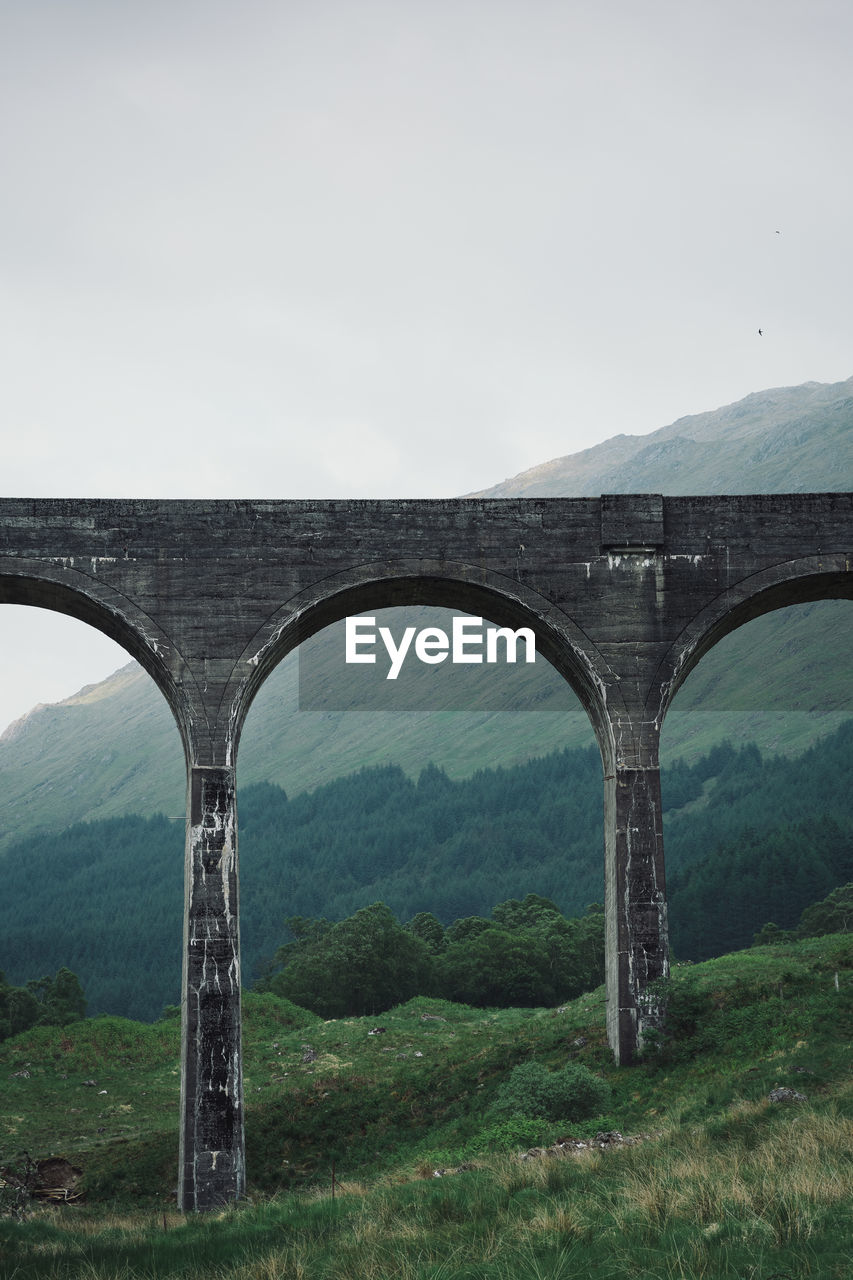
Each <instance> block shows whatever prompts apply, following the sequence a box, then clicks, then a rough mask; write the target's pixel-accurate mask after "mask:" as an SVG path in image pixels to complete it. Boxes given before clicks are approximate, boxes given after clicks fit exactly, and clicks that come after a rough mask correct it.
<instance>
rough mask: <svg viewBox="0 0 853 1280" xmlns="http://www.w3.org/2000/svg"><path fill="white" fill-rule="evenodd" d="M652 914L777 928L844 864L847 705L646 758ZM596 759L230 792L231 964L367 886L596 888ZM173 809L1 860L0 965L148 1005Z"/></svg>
mask: <svg viewBox="0 0 853 1280" xmlns="http://www.w3.org/2000/svg"><path fill="white" fill-rule="evenodd" d="M662 785H663V800H664V829H665V839H666V850H667V868H668V876H669V902H670V925H671V931H672V939H673V946H674V949H675V952H676V954H677V955H678V956H679V958H682V959H689V958H694V957H695V958H698V957H699V956H702V955H708V954H713V955H717V954H722V953H723V952H725V951H727V950H730V949H732V948H733V947H738V946H748V945H749V943H750V942H751V941H752V936H753V934H754V933H755V932H756V931H757V930H758V929H760V928H761V927H762V926H763V925H764V924H766V923H767V922H768V921H770V920H772V921H773V922H774V923H775V924H777V925H779V926H780V927H781V928H790V927H792V926H793V925H794V924H795V923H796V922H797V920H798V919H799V916H800V914H801V912H802V910H803V908H804V907H806V906H808V905H809V904H810V903H812V902H814V901H816V900H818V899H819V898H822V897H824V896H825V895H826V894H827V893H828V892H829V891H830V890H831V889H833V888H834V887H836V886H837V885H840V884H843V883H845V882H847V881H849V880H851V879H853V724H851V723H850V722H847V723H846V724H845V725H842V726H841V727H840V728H839V729H838V730H837V731H836V732H835V733H834V734H833V735H831V736H830V737H828V738H827V739H825V740H824V741H823V742H821V743H820V744H819V745H818V746H816V747H815V748H813V749H811V750H810V751H808V752H806V753H805V754H804V755H802V756H800V757H797V758H794V759H791V758H786V757H771V758H768V759H765V760H762V757H761V754H760V753H759V752H758V750H757V749H756V748H755V747H754V746H749V747H745V748H740V749H738V748H735V747H733V746H731V745H729V744H724V745H722V746H720V747H718V748H716V749H715V750H713V751H712V752H710V753H709V754H708V755H707V756H705V757H702V758H701V759H700V760H698V761H697V762H695V763H692V764H688V763H683V762H681V763H678V762H677V763H676V764H674V765H673V766H671V767H669V768H668V769H665V770H664V773H663V784H662ZM602 843H603V841H602V782H601V764H600V759H599V757H598V753H597V751H596V750H595V749H590V750H585V751H564V752H557V753H554V754H551V755H549V756H546V757H544V758H542V759H536V760H530V761H528V762H527V763H526V764H524V765H521V766H517V767H514V768H511V769H499V770H491V769H484V770H480V771H478V772H477V773H476V774H475V775H474V777H472V778H470V779H467V780H459V781H454V780H451V779H450V778H448V777H447V775H446V774H445V773H443V772H442V771H441V770H440V769H438V768H436V767H435V766H430V767H428V768H426V769H425V770H423V772H422V773H421V775H420V777H419V778H418V779H417V780H412V779H411V778H409V777H408V776H407V775H406V774H405V773H404V772H403V771H402V770H401V769H400V768H398V767H393V766H388V767H384V768H376V769H368V770H364V771H362V772H360V773H358V774H354V775H350V776H348V777H346V778H341V779H338V780H336V781H335V782H333V783H330V784H328V785H327V786H325V787H321V788H318V789H317V790H316V791H314V792H312V793H310V794H308V793H303V794H301V795H297V796H294V797H293V798H292V799H288V798H287V796H286V795H285V794H284V792H283V791H282V790H281V789H280V788H278V787H275V786H272V785H271V784H260V785H256V786H254V787H248V788H245V789H244V790H243V791H242V792H241V795H240V855H241V920H242V938H243V957H244V980H245V981H246V982H249V981H251V978H252V975H253V973H257V972H258V971H259V967H260V966H262V964H263V961H264V958H270V957H272V956H273V954H274V953H275V951H276V949H277V948H278V947H279V946H280V944H281V943H282V942H284V941H285V932H286V930H285V923H284V922H285V920H286V919H287V918H289V917H292V916H306V917H326V918H328V919H330V920H340V919H344V918H346V917H348V916H351V915H352V914H353V913H354V912H355V911H357V910H358V909H359V908H361V907H364V906H366V905H369V904H371V903H374V902H377V901H382V902H385V903H386V904H387V905H388V907H389V908H390V909H391V911H392V912H393V913H394V915H395V916H396V917H397V919H398V920H399V921H400V922H401V923H403V922H406V921H409V920H411V919H412V918H413V917H414V916H415V915H417V914H418V913H419V912H432V913H434V914H435V915H436V916H437V917H438V918H439V919H440V920H441V922H442V923H443V924H449V923H451V922H452V921H453V920H455V919H458V918H462V917H466V916H475V915H476V916H488V915H489V914H490V912H491V910H492V908H493V907H494V906H495V905H496V904H497V903H500V902H504V901H506V900H508V899H511V898H524V897H525V895H527V894H529V893H535V894H538V895H541V896H543V897H546V898H549V899H552V900H553V901H554V902H555V903H556V904H557V906H558V907H559V909H560V910H561V911H562V912H563V913H564V914H565V915H567V916H576V917H578V916H582V915H583V914H584V912H585V909H586V907H587V905H588V904H589V903H591V902H596V901H599V902H600V901H601V899H602V894H603V870H602ZM182 904H183V824H182V823H178V822H174V821H170V820H168V819H167V818H164V817H154V818H149V819H143V818H139V817H133V816H131V817H126V818H120V819H119V818H116V819H111V820H109V821H105V822H97V823H91V824H78V825H77V826H75V827H72V828H70V829H69V830H67V831H65V832H63V833H61V834H59V835H56V836H53V837H50V838H49V839H47V840H46V839H45V838H43V837H33V838H30V839H28V840H26V841H23V842H20V843H19V844H17V845H15V846H14V847H13V848H12V849H11V850H10V852H9V854H8V855H7V856H6V858H5V861H4V895H3V901H2V906H0V929H2V935H0V936H2V939H3V943H2V947H3V950H2V953H0V968H3V969H5V971H6V975H7V978H8V979H9V981H11V982H15V983H21V982H24V981H26V980H28V979H30V978H32V977H33V976H34V975H36V974H41V973H44V972H47V971H48V970H50V971H55V970H57V969H59V968H60V967H62V966H67V967H68V968H69V969H71V970H73V972H74V973H76V974H77V975H78V976H79V977H80V980H81V982H82V984H83V987H84V989H85V992H86V996H87V999H88V1001H89V1007H90V1010H91V1011H92V1012H98V1011H99V1010H107V1011H109V1012H116V1013H123V1014H126V1015H128V1016H133V1017H138V1018H153V1017H156V1016H157V1015H158V1014H159V1013H160V1011H161V1009H162V1007H163V1005H164V1004H169V1003H174V1002H175V1001H176V1000H177V998H178V994H179V980H180V966H181V934H182V922H181V912H182Z"/></svg>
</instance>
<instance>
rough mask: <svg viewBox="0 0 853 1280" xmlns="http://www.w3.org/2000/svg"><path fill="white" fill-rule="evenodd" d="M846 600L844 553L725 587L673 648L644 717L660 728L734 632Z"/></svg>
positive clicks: (849, 580)
mask: <svg viewBox="0 0 853 1280" xmlns="http://www.w3.org/2000/svg"><path fill="white" fill-rule="evenodd" d="M845 599H846V600H851V599H853V572H851V563H850V558H849V557H848V556H846V555H829V556H807V557H803V558H800V559H795V560H787V561H783V562H781V563H779V564H777V565H774V566H773V567H772V568H769V569H764V570H762V571H761V572H759V573H755V574H752V575H751V576H749V577H747V578H744V579H743V580H742V581H741V582H739V583H737V584H735V585H734V586H733V587H730V588H727V589H726V590H725V591H723V592H721V593H720V594H719V595H718V596H716V597H715V599H714V600H712V601H711V602H710V604H708V605H707V606H706V607H705V608H704V609H702V610H701V611H700V612H699V613H697V614H696V615H695V616H694V617H693V618H692V619H691V620H690V622H689V623H688V624H687V626H686V627H684V629H683V630H682V632H681V633H680V635H679V636H678V637H677V638H676V640H675V641H674V642H673V644H672V645H671V647H670V649H669V652H668V653H667V655H666V657H665V658H664V659H663V661H662V662H661V666H660V668H659V671H658V674H657V678H656V679H655V681H654V683H653V685H652V687H651V689H650V691H649V697H648V701H647V704H646V713H647V716H648V718H649V719H653V720H655V722H656V724H657V726H658V728H659V727H660V726H661V725H662V724H663V721H664V719H665V717H666V714H667V712H668V711H669V709H670V707H671V706H672V703H673V700H674V698H675V695H676V694H677V693H678V691H679V689H680V688H681V686H682V685H683V684H684V681H685V680H686V679H687V677H688V676H689V675H690V673H691V671H693V670H694V669H695V667H696V666H698V664H699V663H700V662H701V660H702V658H704V657H705V655H706V654H707V653H708V652H709V651H710V650H711V649H712V648H713V647H714V646H715V645H716V644H718V643H719V642H720V640H722V639H723V638H724V637H725V636H727V635H729V634H730V633H731V632H732V631H736V630H737V629H738V628H739V627H742V626H744V625H745V624H746V623H747V622H752V621H753V620H754V619H755V618H760V617H762V616H763V615H764V614H766V613H772V612H774V611H775V610H776V609H784V608H787V607H788V606H789V605H797V604H810V603H813V602H814V601H816V600H845Z"/></svg>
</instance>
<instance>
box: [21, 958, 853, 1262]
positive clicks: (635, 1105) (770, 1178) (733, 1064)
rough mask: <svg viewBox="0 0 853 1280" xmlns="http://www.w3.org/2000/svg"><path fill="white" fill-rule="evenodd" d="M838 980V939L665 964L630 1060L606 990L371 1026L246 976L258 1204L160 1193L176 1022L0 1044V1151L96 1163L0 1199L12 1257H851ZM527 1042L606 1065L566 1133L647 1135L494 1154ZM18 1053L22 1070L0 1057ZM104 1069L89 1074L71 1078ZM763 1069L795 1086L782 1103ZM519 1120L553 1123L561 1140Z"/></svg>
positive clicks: (170, 1149)
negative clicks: (25, 1200) (33, 1200)
mask: <svg viewBox="0 0 853 1280" xmlns="http://www.w3.org/2000/svg"><path fill="white" fill-rule="evenodd" d="M836 973H837V974H838V987H837V988H836V984H835V975H836ZM852 991H853V980H851V944H850V939H849V938H848V937H844V936H841V935H839V936H836V937H834V938H824V939H817V940H809V941H808V942H804V943H799V944H795V945H794V944H792V945H786V946H784V947H767V948H761V949H754V950H752V951H749V952H744V953H741V954H739V955H736V956H727V957H723V958H722V959H720V960H716V961H710V962H708V963H706V964H703V965H696V966H689V967H685V968H679V969H677V970H676V971H675V976H674V979H673V983H672V995H671V1000H672V1007H673V1008H674V1009H675V1011H676V1015H677V1017H678V1018H680V1019H681V1021H682V1024H683V1028H682V1034H681V1035H680V1036H679V1038H678V1040H677V1041H675V1042H666V1043H663V1044H662V1045H661V1046H660V1047H659V1049H657V1050H656V1052H655V1053H654V1054H651V1055H649V1056H648V1058H647V1059H646V1060H644V1061H642V1062H641V1063H640V1064H638V1065H637V1066H635V1067H632V1068H630V1069H617V1068H616V1067H614V1066H613V1064H612V1062H611V1060H610V1057H609V1053H608V1050H607V1048H606V1045H605V1043H604V1035H603V1017H604V997H603V992H601V991H598V992H594V993H591V994H589V995H587V996H584V997H581V998H580V999H579V1000H577V1001H575V1002H573V1003H572V1004H571V1005H569V1006H568V1007H567V1008H566V1010H565V1012H558V1011H556V1010H506V1011H502V1012H488V1011H483V1010H472V1009H467V1008H465V1007H461V1006H454V1005H447V1004H443V1003H440V1002H437V1001H428V1000H415V1001H411V1002H410V1003H409V1004H408V1005H405V1006H403V1007H401V1008H400V1009H397V1010H393V1011H391V1012H390V1013H387V1014H383V1015H382V1016H381V1018H380V1019H378V1023H379V1025H381V1026H383V1027H385V1031H384V1033H382V1034H379V1035H374V1036H370V1035H368V1032H369V1031H370V1030H372V1029H373V1027H374V1026H375V1025H376V1020H374V1021H370V1020H366V1019H351V1020H341V1021H338V1022H332V1023H323V1022H320V1021H319V1020H316V1019H312V1016H311V1015H310V1014H304V1012H301V1011H296V1010H294V1009H293V1007H292V1006H287V1005H286V1002H281V1001H277V1000H276V999H275V998H274V997H263V998H257V997H252V996H250V997H249V998H248V1000H247V1002H246V1025H245V1058H246V1098H247V1142H248V1165H249V1175H250V1194H249V1199H248V1201H247V1203H245V1204H243V1205H241V1206H239V1207H235V1208H232V1209H229V1210H227V1211H225V1212H223V1213H221V1214H212V1215H206V1216H189V1217H187V1218H183V1217H181V1216H180V1215H178V1214H177V1213H176V1212H175V1211H174V1209H173V1207H172V1206H173V1203H174V1202H173V1199H172V1198H171V1190H172V1186H173V1184H174V1180H175V1170H176V1150H175V1148H176V1138H175V1133H174V1130H175V1129H176V1127H177V1125H176V1121H177V1077H176V1076H174V1075H173V1074H172V1073H173V1071H174V1070H175V1069H176V1066H177V1062H176V1055H177V1040H176V1027H175V1026H174V1024H170V1023H160V1024H157V1025H156V1026H154V1027H138V1026H136V1024H132V1023H128V1024H123V1023H121V1022H120V1020H115V1019H98V1020H94V1021H93V1022H91V1023H80V1024H76V1025H75V1026H74V1027H72V1028H66V1029H65V1030H64V1031H58V1030H49V1029H43V1030H41V1031H39V1032H37V1033H36V1032H32V1033H29V1034H27V1035H24V1036H21V1037H18V1038H17V1040H15V1041H8V1042H6V1043H5V1044H4V1045H2V1046H0V1073H2V1074H0V1104H2V1111H0V1124H2V1126H3V1127H2V1129H0V1142H2V1148H0V1150H2V1159H0V1164H2V1163H4V1162H5V1161H8V1160H10V1159H14V1157H15V1156H16V1154H17V1153H18V1152H19V1151H20V1149H22V1148H24V1147H25V1148H26V1149H27V1150H29V1151H31V1152H32V1153H33V1154H38V1155H47V1154H50V1153H56V1154H59V1153H61V1154H63V1155H66V1156H67V1157H68V1158H69V1159H71V1160H72V1162H73V1161H76V1162H77V1163H78V1164H79V1165H80V1166H81V1167H83V1168H84V1171H85V1179H84V1181H85V1186H86V1190H87V1198H86V1201H85V1202H84V1203H83V1204H80V1205H73V1206H68V1207H51V1208H46V1209H38V1210H36V1211H34V1212H33V1213H31V1214H30V1216H29V1217H28V1218H27V1219H26V1220H24V1221H23V1222H15V1221H12V1220H11V1219H10V1218H9V1217H6V1218H0V1277H3V1280H5V1278H6V1277H9V1280H11V1277H13V1276H14V1277H16V1278H19V1280H26V1278H28V1277H56V1278H57V1280H58V1278H59V1277H66V1276H68V1277H71V1276H80V1277H92V1278H93V1280H94V1278H95V1277H98V1280H131V1278H133V1280H136V1278H137V1277H139V1278H140V1280H142V1278H143V1277H145V1278H148V1277H160V1276H164V1277H165V1276H172V1275H182V1276H188V1277H191V1278H194V1277H198V1278H199V1280H200V1277H202V1276H203V1277H213V1278H214V1280H216V1278H217V1277H221V1280H226V1277H227V1278H228V1280H272V1278H273V1277H282V1278H285V1277H286V1278H288V1280H290V1278H291V1277H292V1278H294V1280H295V1278H297V1277H311V1280H314V1278H315V1277H316V1278H318V1280H319V1278H325V1277H329V1278H330V1280H331V1278H332V1277H334V1280H347V1278H348V1277H353V1280H355V1278H356V1277H357V1278H358V1280H370V1278H371V1277H376V1278H377V1280H385V1277H392V1276H393V1277H403V1278H404V1280H406V1278H408V1277H410V1278H411V1280H439V1278H445V1280H449V1278H451V1277H452V1278H453V1280H463V1278H464V1277H471V1278H475V1277H476V1278H477V1280H492V1278H495V1280H503V1278H504V1277H505V1278H506V1280H510V1278H511V1280H525V1278H526V1277H531V1278H533V1277H540V1276H541V1277H546V1276H547V1277H549V1280H553V1278H559V1277H563V1276H565V1277H569V1276H572V1277H574V1276H584V1277H592V1278H593V1280H597V1278H598V1277H601V1280H605V1278H608V1280H610V1278H613V1280H616V1278H619V1277H623V1276H624V1277H629V1276H630V1277H632V1278H633V1277H646V1276H648V1277H655V1280H659V1278H661V1277H663V1278H669V1277H689V1278H690V1280H693V1278H694V1277H696V1278H701V1280H704V1278H708V1280H712V1278H713V1280H717V1278H718V1277H719V1278H720V1280H722V1278H726V1280H728V1277H732V1280H734V1278H735V1277H737V1278H738V1280H745V1278H747V1277H748V1278H749V1280H770V1278H771V1277H776V1280H799V1278H800V1277H804V1278H805V1277H809V1278H810V1280H812V1278H814V1277H826V1278H827V1280H842V1277H845V1278H846V1277H847V1276H848V1275H849V1274H850V1273H851V1269H852V1268H853V1251H851V1246H850V1242H851V1240H853V1204H852V1203H851V1187H853V1126H852V1125H851V1117H853V1088H851V1082H850V1077H849V1051H850V1040H851V1037H853V1028H851V1026H850V1017H851V1013H850V1010H851V1003H853V1002H851V992H852ZM423 1014H427V1015H428V1017H427V1018H426V1019H424V1017H423ZM691 1018H693V1019H694V1021H695V1026H694V1027H693V1029H692V1030H691V1029H690V1027H689V1025H688V1024H689V1022H690V1019H691ZM440 1019H441V1020H440ZM297 1024H301V1025H297ZM581 1038H582V1039H584V1040H585V1041H586V1043H585V1044H583V1045H579V1044H576V1043H575V1042H576V1041H577V1040H579V1039H581ZM305 1044H310V1045H311V1048H312V1050H313V1053H314V1054H315V1055H316V1056H315V1057H314V1059H313V1061H311V1062H310V1063H309V1062H304V1061H303V1057H305V1056H306V1054H305V1050H304V1049H303V1045H305ZM404 1055H405V1056H404ZM418 1055H422V1056H418ZM530 1057H536V1058H537V1060H539V1061H541V1062H543V1063H545V1064H546V1065H548V1066H550V1067H557V1066H559V1065H562V1064H563V1063H564V1062H565V1061H566V1059H567V1058H568V1057H573V1058H575V1059H576V1060H578V1061H583V1062H584V1063H585V1064H586V1065H587V1066H589V1067H590V1068H591V1069H593V1070H594V1071H596V1072H598V1073H600V1074H603V1075H605V1076H606V1077H607V1078H608V1080H609V1082H610V1085H611V1089H612V1102H611V1104H610V1112H609V1114H608V1115H607V1116H601V1117H596V1118H595V1119H594V1120H591V1121H588V1122H584V1123H582V1124H575V1125H572V1126H570V1132H571V1135H572V1136H573V1137H575V1138H584V1137H590V1136H591V1135H593V1134H594V1133H595V1132H596V1130H598V1129H619V1130H621V1131H622V1132H623V1133H625V1134H632V1135H636V1136H638V1137H640V1138H641V1140H638V1141H637V1142H636V1143H634V1144H632V1145H624V1146H615V1147H613V1148H607V1149H604V1150H602V1149H598V1148H596V1147H594V1146H588V1147H586V1148H583V1149H580V1150H578V1151H576V1152H575V1153H574V1154H570V1155H554V1154H545V1153H544V1152H543V1153H542V1154H539V1155H537V1156H534V1157H531V1158H529V1159H521V1158H520V1154H519V1151H518V1149H517V1144H512V1143H510V1145H509V1147H503V1149H502V1144H503V1143H505V1142H506V1140H507V1133H506V1132H505V1131H504V1130H502V1129H501V1126H500V1125H499V1124H497V1123H496V1121H495V1119H494V1117H493V1116H492V1115H491V1114H490V1111H489V1105H490V1102H491V1100H492V1099H493V1097H494V1095H495V1092H496V1090H497V1088H498V1085H499V1084H500V1082H501V1080H502V1079H504V1078H505V1076H506V1074H507V1072H508V1070H509V1069H510V1067H511V1066H512V1065H513V1064H514V1063H515V1062H519V1061H523V1060H525V1059H527V1058H530ZM24 1061H26V1062H29V1064H30V1065H29V1068H28V1069H29V1072H30V1074H29V1076H28V1077H22V1076H16V1075H13V1074H11V1073H13V1072H15V1071H18V1070H20V1069H23V1068H22V1067H21V1066H19V1064H21V1063H23V1062H24ZM87 1073H91V1075H89V1074H87ZM93 1076H94V1078H96V1079H97V1081H98V1083H97V1088H94V1087H92V1086H88V1085H84V1084H83V1083H82V1080H83V1079H86V1078H92V1077H93ZM777 1085H789V1086H791V1087H793V1088H795V1089H798V1091H800V1092H802V1093H805V1094H806V1095H807V1098H808V1101H807V1102H804V1103H793V1104H789V1105H779V1104H773V1103H771V1102H769V1101H768V1099H767V1094H768V1093H769V1091H770V1090H771V1089H772V1088H773V1087H774V1086H777ZM103 1087H106V1088H107V1089H108V1092H107V1094H106V1095H102V1094H100V1093H99V1092H98V1091H99V1089H100V1088H103ZM167 1099H168V1106H167ZM69 1103H73V1104H74V1106H73V1107H72V1106H69ZM128 1105H130V1106H132V1107H133V1108H134V1109H133V1110H132V1111H123V1110H121V1108H122V1107H124V1106H128ZM75 1107H76V1108H77V1109H76V1110H75V1109H74V1108H75ZM69 1111H71V1112H73V1115H72V1117H71V1119H69V1115H68V1113H69ZM96 1121H97V1122H98V1123H95V1122H96ZM531 1124H532V1126H533V1129H532V1131H535V1136H536V1138H537V1139H538V1140H539V1141H540V1142H542V1143H547V1142H551V1141H554V1140H555V1139H557V1138H560V1137H566V1136H568V1134H567V1132H566V1128H565V1126H560V1124H559V1123H558V1122H557V1123H553V1124H546V1123H544V1122H535V1121H533V1122H531ZM93 1129H94V1132H92V1130H93ZM98 1130H101V1132H100V1133H99V1132H98ZM332 1160H334V1161H335V1170H336V1179H337V1184H336V1187H335V1195H334V1197H333V1196H332V1187H331V1163H332ZM460 1165H464V1166H465V1167H464V1168H463V1169H461V1170H460V1171H454V1170H458V1169H459V1166H460ZM439 1168H440V1169H446V1170H448V1172H447V1173H446V1175H445V1176H442V1177H435V1176H434V1174H435V1170H436V1169H439Z"/></svg>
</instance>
